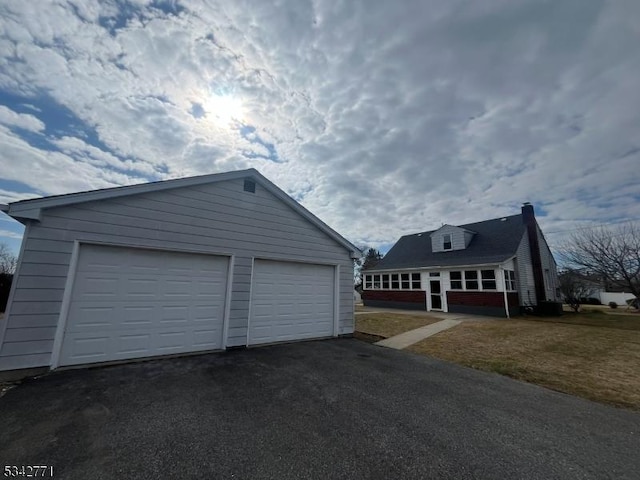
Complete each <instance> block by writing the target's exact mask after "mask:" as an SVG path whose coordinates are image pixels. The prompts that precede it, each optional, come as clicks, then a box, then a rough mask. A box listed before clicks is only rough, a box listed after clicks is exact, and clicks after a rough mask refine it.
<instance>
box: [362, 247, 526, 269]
mask: <svg viewBox="0 0 640 480" xmlns="http://www.w3.org/2000/svg"><path fill="white" fill-rule="evenodd" d="M447 251H448V250H447ZM513 258H516V257H515V255H514V256H512V257H509V258H505V259H504V260H500V261H497V262H491V263H474V264H471V265H427V266H424V267H411V268H384V269H378V270H367V271H366V272H367V273H382V272H410V271H416V270H420V271H423V270H424V271H429V270H460V269H462V268H481V267H495V266H497V265H500V264H501V263H504V262H507V261H509V260H511V259H513Z"/></svg>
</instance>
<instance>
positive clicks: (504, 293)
mask: <svg viewBox="0 0 640 480" xmlns="http://www.w3.org/2000/svg"><path fill="white" fill-rule="evenodd" d="M499 268H500V271H501V272H502V296H503V297H504V312H505V313H506V314H507V320H511V316H510V315H509V297H508V296H507V280H506V278H505V276H504V267H503V266H502V265H500V267H499Z"/></svg>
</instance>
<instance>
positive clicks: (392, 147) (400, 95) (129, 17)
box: [0, 0, 640, 246]
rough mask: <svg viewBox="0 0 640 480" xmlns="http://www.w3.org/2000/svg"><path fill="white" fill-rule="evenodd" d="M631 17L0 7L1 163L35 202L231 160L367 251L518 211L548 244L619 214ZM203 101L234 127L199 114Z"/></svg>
mask: <svg viewBox="0 0 640 480" xmlns="http://www.w3.org/2000/svg"><path fill="white" fill-rule="evenodd" d="M638 15H640V4H638V3H637V2H632V1H630V0H629V1H621V2H604V1H599V0H569V1H565V2H540V1H537V0H520V1H518V2H511V1H506V0H494V1H485V2H470V1H462V0H453V1H450V2H435V1H430V2H418V1H410V0H406V1H402V2H400V3H397V2H396V3H393V2H392V3H389V2H382V1H376V2H359V1H350V2H329V1H325V0H315V1H306V0H300V1H285V2H284V3H282V4H281V5H279V6H277V7H276V6H275V5H272V4H270V3H268V2H262V1H250V0H238V1H223V0H219V1H211V2H206V3H205V2H200V1H195V0H194V1H184V2H182V1H180V2H178V1H176V2H149V1H136V2H126V1H115V0H114V1H100V2H98V1H82V2H77V1H76V2H63V1H61V2H38V4H37V5H35V4H33V2H3V4H2V5H0V18H1V19H2V20H0V52H1V53H0V103H4V104H5V106H0V124H1V125H2V126H0V145H2V150H3V155H2V157H0V168H2V171H3V172H6V173H3V178H4V179H5V180H9V181H13V182H20V183H23V184H26V185H28V186H29V187H30V188H31V189H32V191H33V192H37V193H41V194H52V193H63V192H69V191H76V190H86V189H88V188H102V187H106V186H113V185H120V184H128V183H137V182H140V181H145V180H157V179H162V178H173V177H176V176H183V175H195V174H203V173H213V172H219V171H225V170H232V169H239V168H246V167H250V166H251V167H255V168H258V169H259V170H261V171H262V172H263V173H264V174H265V175H267V176H268V177H269V178H271V179H272V180H274V181H275V182H276V183H277V184H278V185H280V186H281V187H283V188H284V189H285V190H286V191H288V192H289V193H291V194H292V195H294V196H295V197H296V198H298V199H300V201H302V202H303V204H304V205H305V206H306V207H307V208H309V209H310V210H311V211H312V212H314V213H316V214H317V215H318V216H320V217H321V218H322V219H323V220H324V221H326V222H327V223H328V224H330V225H331V226H333V227H334V228H336V229H337V230H338V231H340V232H341V233H343V234H344V235H346V236H347V237H349V238H350V239H351V240H353V241H355V242H357V243H367V244H373V245H376V246H378V245H386V244H389V243H392V242H393V241H394V240H395V239H397V238H398V237H399V236H400V235H402V234H405V233H409V232H412V231H422V230H427V229H431V228H437V227H438V226H439V225H440V224H441V223H453V224H455V223H459V224H460V223H466V222H471V221H477V220H482V219H485V218H493V217H497V216H501V215H506V214H512V213H516V212H518V211H519V206H520V204H521V203H522V202H523V201H531V202H533V203H534V204H535V205H538V206H539V207H540V208H539V210H538V211H539V212H541V213H544V214H545V215H541V216H540V218H539V221H540V222H541V223H542V225H543V227H544V228H545V229H548V230H549V231H557V230H561V229H562V230H568V229H571V228H575V226H577V225H585V224H591V223H606V222H611V221H617V220H619V219H621V218H640V191H639V190H638V187H637V185H639V184H640V173H639V170H638V168H637V164H638V160H639V159H640V158H639V157H640V145H639V144H638V138H637V128H638V125H639V124H640V109H639V108H638V102H637V100H635V98H636V97H637V92H636V90H637V80H636V79H637V78H639V77H640V54H639V53H638V52H637V49H636V48H635V45H636V44H638V41H639V40H640V31H639V30H638V27H637V24H636V22H635V21H634V20H635V18H637V17H638ZM214 96H231V97H233V98H235V99H239V101H240V102H241V103H242V110H243V115H242V118H240V119H236V120H234V121H231V122H227V123H225V122H222V123H221V122H219V121H214V120H215V118H214V117H215V115H214V114H213V112H211V111H207V105H212V104H215V102H211V101H210V100H211V99H212V98H213V97H214ZM196 105H197V106H198V107H199V108H195V106H196ZM0 188H1V189H4V190H6V191H7V192H9V193H6V194H4V193H3V194H2V195H5V198H14V197H12V196H11V193H10V192H12V189H11V188H10V187H8V186H4V185H3V184H2V183H1V182H0ZM0 193H1V192H0ZM16 195H17V194H16ZM0 201H1V200H0Z"/></svg>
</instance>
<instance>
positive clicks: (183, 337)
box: [0, 169, 360, 370]
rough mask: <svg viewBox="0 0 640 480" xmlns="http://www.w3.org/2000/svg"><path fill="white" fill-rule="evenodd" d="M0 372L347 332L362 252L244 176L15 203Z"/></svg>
mask: <svg viewBox="0 0 640 480" xmlns="http://www.w3.org/2000/svg"><path fill="white" fill-rule="evenodd" d="M2 210H3V211H4V212H6V213H8V215H10V216H12V217H13V218H15V219H16V220H18V221H20V222H22V223H24V225H25V226H26V228H25V234H24V239H23V242H22V248H21V251H20V255H19V262H18V268H17V271H16V275H15V279H14V282H13V287H12V290H11V293H10V298H9V304H8V307H7V314H8V317H7V318H6V319H5V320H4V321H2V322H1V323H0V370H11V369H25V368H34V367H49V368H56V367H58V366H67V365H77V364H92V363H97V362H110V361H120V360H127V359H134V358H140V357H151V356H157V355H167V354H184V353H190V352H203V351H211V350H223V349H225V348H228V347H237V346H252V345H260V344H265V343H273V342H281V341H293V340H306V339H311V338H323V337H333V336H338V335H345V334H351V333H352V332H353V328H354V325H353V297H352V295H353V293H352V291H353V264H352V262H353V258H358V256H359V255H360V252H359V250H358V249H357V248H356V247H355V246H353V245H352V244H351V243H349V242H348V241H347V240H345V239H344V238H343V237H341V236H340V235H339V234H338V233H336V232H335V231H333V230H332V229H331V228H329V227H328V226H327V225H326V224H324V223H323V222H322V221H320V220H319V219H318V218H316V217H315V216H314V215H312V214H311V213H310V212H309V211H307V210H306V209H305V208H303V207H302V206H301V205H300V204H299V203H297V202H296V201H295V200H293V199H292V198H290V197H289V196H288V195H287V194H285V193H284V192H283V191H282V190H280V189H279V188H278V187H276V186H275V185H274V184H273V183H271V182H270V181H269V180H267V179H266V178H265V177H263V176H262V175H261V174H260V173H258V172H257V171H256V170H254V169H249V170H242V171H235V172H228V173H222V174H214V175H204V176H198V177H191V178H181V179H176V180H168V181H163V182H155V183H148V184H141V185H133V186H126V187H118V188H109V189H104V190H95V191H89V192H81V193H74V194H69V195H58V196H51V197H45V198H38V199H32V200H24V201H20V202H16V203H12V204H9V205H4V206H2Z"/></svg>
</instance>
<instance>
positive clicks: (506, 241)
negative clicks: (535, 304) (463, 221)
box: [368, 214, 526, 271]
mask: <svg viewBox="0 0 640 480" xmlns="http://www.w3.org/2000/svg"><path fill="white" fill-rule="evenodd" d="M458 226H459V227H460V228H464V229H467V230H471V231H473V232H475V235H474V236H473V238H472V239H471V243H469V246H468V247H467V248H465V249H464V250H450V251H446V252H435V253H434V252H433V251H432V248H431V236H430V235H431V233H433V232H434V231H435V230H431V231H428V232H419V233H413V234H411V235H405V236H404V237H401V238H400V240H398V241H397V242H396V244H395V245H394V246H393V247H392V248H391V250H389V252H388V253H387V254H386V255H385V257H384V258H383V259H382V260H380V262H378V264H377V265H376V266H375V268H373V269H371V270H368V271H378V270H394V269H404V268H420V267H449V266H452V267H453V266H461V265H483V264H492V263H500V262H504V261H505V260H508V259H509V258H511V257H513V256H514V255H515V254H516V250H517V249H518V245H520V241H521V240H522V236H523V235H524V233H525V230H526V227H525V224H524V222H523V221H522V215H521V214H519V215H511V216H510V217H500V218H495V219H492V220H485V221H484V222H476V223H469V224H467V225H458Z"/></svg>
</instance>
